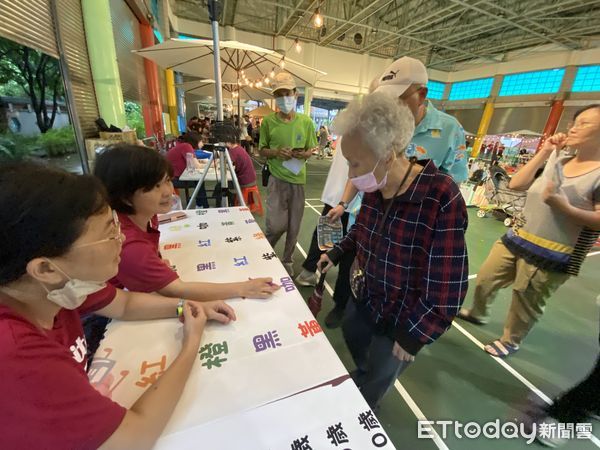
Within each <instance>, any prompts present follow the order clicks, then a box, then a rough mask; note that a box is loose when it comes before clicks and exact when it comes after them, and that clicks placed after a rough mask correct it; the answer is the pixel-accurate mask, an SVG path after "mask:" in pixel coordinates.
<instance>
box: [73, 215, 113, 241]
mask: <svg viewBox="0 0 600 450" xmlns="http://www.w3.org/2000/svg"><path fill="white" fill-rule="evenodd" d="M111 211H112V216H113V225H114V227H115V230H116V232H117V233H116V236H111V237H108V238H105V239H100V240H99V241H94V242H85V243H83V244H77V245H74V246H73V247H71V248H82V247H89V246H91V245H97V244H104V243H105V242H110V241H119V242H121V241H122V238H121V222H120V221H119V215H118V214H117V212H116V211H115V210H114V209H113V210H111Z"/></svg>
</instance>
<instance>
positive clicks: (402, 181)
mask: <svg viewBox="0 0 600 450" xmlns="http://www.w3.org/2000/svg"><path fill="white" fill-rule="evenodd" d="M414 127H415V125H414V119H413V116H412V114H411V112H410V110H409V109H408V108H407V107H406V106H404V105H402V104H399V103H398V102H397V101H396V99H395V98H393V97H391V96H388V95H387V94H384V93H373V94H369V95H367V96H365V97H364V98H363V100H362V102H361V101H354V102H352V103H351V104H350V105H348V108H347V109H346V110H345V111H343V112H342V113H340V114H339V115H338V117H337V119H336V122H335V128H336V132H337V133H338V134H341V135H343V138H344V146H343V148H342V152H343V154H344V157H345V158H346V159H347V160H348V165H349V174H348V175H349V177H350V181H351V182H352V183H353V184H354V185H355V186H356V188H357V189H359V190H360V191H363V192H365V194H364V198H363V204H362V208H361V210H360V212H359V214H358V217H357V219H356V224H355V225H354V227H353V228H352V229H351V231H350V232H349V233H348V234H347V235H346V237H345V238H344V239H343V240H342V241H341V242H340V243H339V244H338V245H337V246H335V247H334V248H333V249H332V250H330V251H329V252H328V253H326V254H324V255H323V256H322V257H321V260H320V262H319V265H320V266H321V267H323V270H325V271H326V270H328V269H329V268H330V267H331V266H332V265H333V264H336V263H337V262H338V261H339V260H340V257H341V255H342V254H343V253H344V252H348V251H352V250H355V251H356V259H355V263H354V267H353V270H352V273H351V285H352V288H353V289H352V292H353V296H354V297H355V298H353V300H354V301H351V302H349V305H348V308H347V310H346V315H345V317H344V323H343V332H344V338H345V340H346V343H347V345H348V348H349V350H350V352H351V354H352V357H353V359H354V362H355V363H356V366H357V370H356V371H355V372H354V373H353V378H354V380H355V382H356V383H357V385H358V387H359V388H360V389H361V392H362V394H363V396H364V397H365V399H366V400H367V402H368V403H369V405H370V406H371V407H372V408H373V409H377V408H378V406H379V402H380V400H381V398H382V397H383V395H384V394H385V393H386V392H387V390H388V389H389V388H390V387H391V386H392V384H393V383H394V381H395V379H396V378H397V376H398V375H399V374H400V372H402V371H403V370H404V369H405V368H406V367H407V366H408V365H409V364H410V363H411V362H412V361H414V357H415V355H416V354H417V353H418V352H419V350H420V349H421V348H422V347H423V345H425V344H431V343H433V342H434V341H435V340H436V339H437V338H439V337H440V336H441V335H442V334H443V333H444V332H445V331H446V330H447V329H448V328H449V327H450V325H451V324H452V320H453V318H454V316H455V315H456V314H457V312H458V310H459V308H460V306H461V304H462V302H463V299H464V296H465V294H466V292H467V279H468V260H467V248H466V244H465V231H466V229H467V210H466V206H465V203H464V201H463V198H462V196H461V194H460V191H459V189H458V187H457V185H456V184H455V183H454V181H452V178H451V177H450V176H448V175H445V174H443V173H441V172H440V171H438V169H437V168H436V166H435V164H434V163H433V162H432V161H431V160H422V161H418V162H417V161H416V159H415V158H412V159H411V160H410V161H409V160H408V159H407V158H406V156H405V150H406V147H407V146H408V144H409V142H410V140H411V137H412V135H413V132H414Z"/></svg>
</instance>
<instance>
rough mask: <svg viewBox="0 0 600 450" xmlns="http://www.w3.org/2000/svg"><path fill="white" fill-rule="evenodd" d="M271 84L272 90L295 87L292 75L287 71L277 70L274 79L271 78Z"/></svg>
mask: <svg viewBox="0 0 600 450" xmlns="http://www.w3.org/2000/svg"><path fill="white" fill-rule="evenodd" d="M271 86H272V88H273V92H275V91H277V90H279V89H289V90H292V89H296V81H295V80H294V77H293V76H291V75H290V74H289V73H287V72H279V73H278V74H277V75H275V79H274V80H273V83H272V85H271Z"/></svg>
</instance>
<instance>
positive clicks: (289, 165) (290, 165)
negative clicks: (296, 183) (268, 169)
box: [282, 158, 306, 175]
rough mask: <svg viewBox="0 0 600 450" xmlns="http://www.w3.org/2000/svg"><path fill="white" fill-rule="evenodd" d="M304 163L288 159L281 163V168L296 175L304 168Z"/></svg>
mask: <svg viewBox="0 0 600 450" xmlns="http://www.w3.org/2000/svg"><path fill="white" fill-rule="evenodd" d="M305 162H306V161H304V160H302V159H298V158H292V159H288V160H287V161H284V162H283V164H282V165H283V167H285V168H286V169H287V170H289V171H290V172H292V173H293V174H294V175H298V174H299V173H300V171H301V170H302V168H303V167H304V163H305Z"/></svg>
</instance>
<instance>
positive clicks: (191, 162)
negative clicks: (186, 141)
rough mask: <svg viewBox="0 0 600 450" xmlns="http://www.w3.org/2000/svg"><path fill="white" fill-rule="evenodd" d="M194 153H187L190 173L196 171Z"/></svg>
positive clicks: (186, 161) (187, 165) (186, 164)
mask: <svg viewBox="0 0 600 450" xmlns="http://www.w3.org/2000/svg"><path fill="white" fill-rule="evenodd" d="M194 158H195V157H194V154H193V153H186V154H185V166H186V168H187V170H188V172H190V173H194V172H195V171H196V164H195V161H194Z"/></svg>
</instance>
